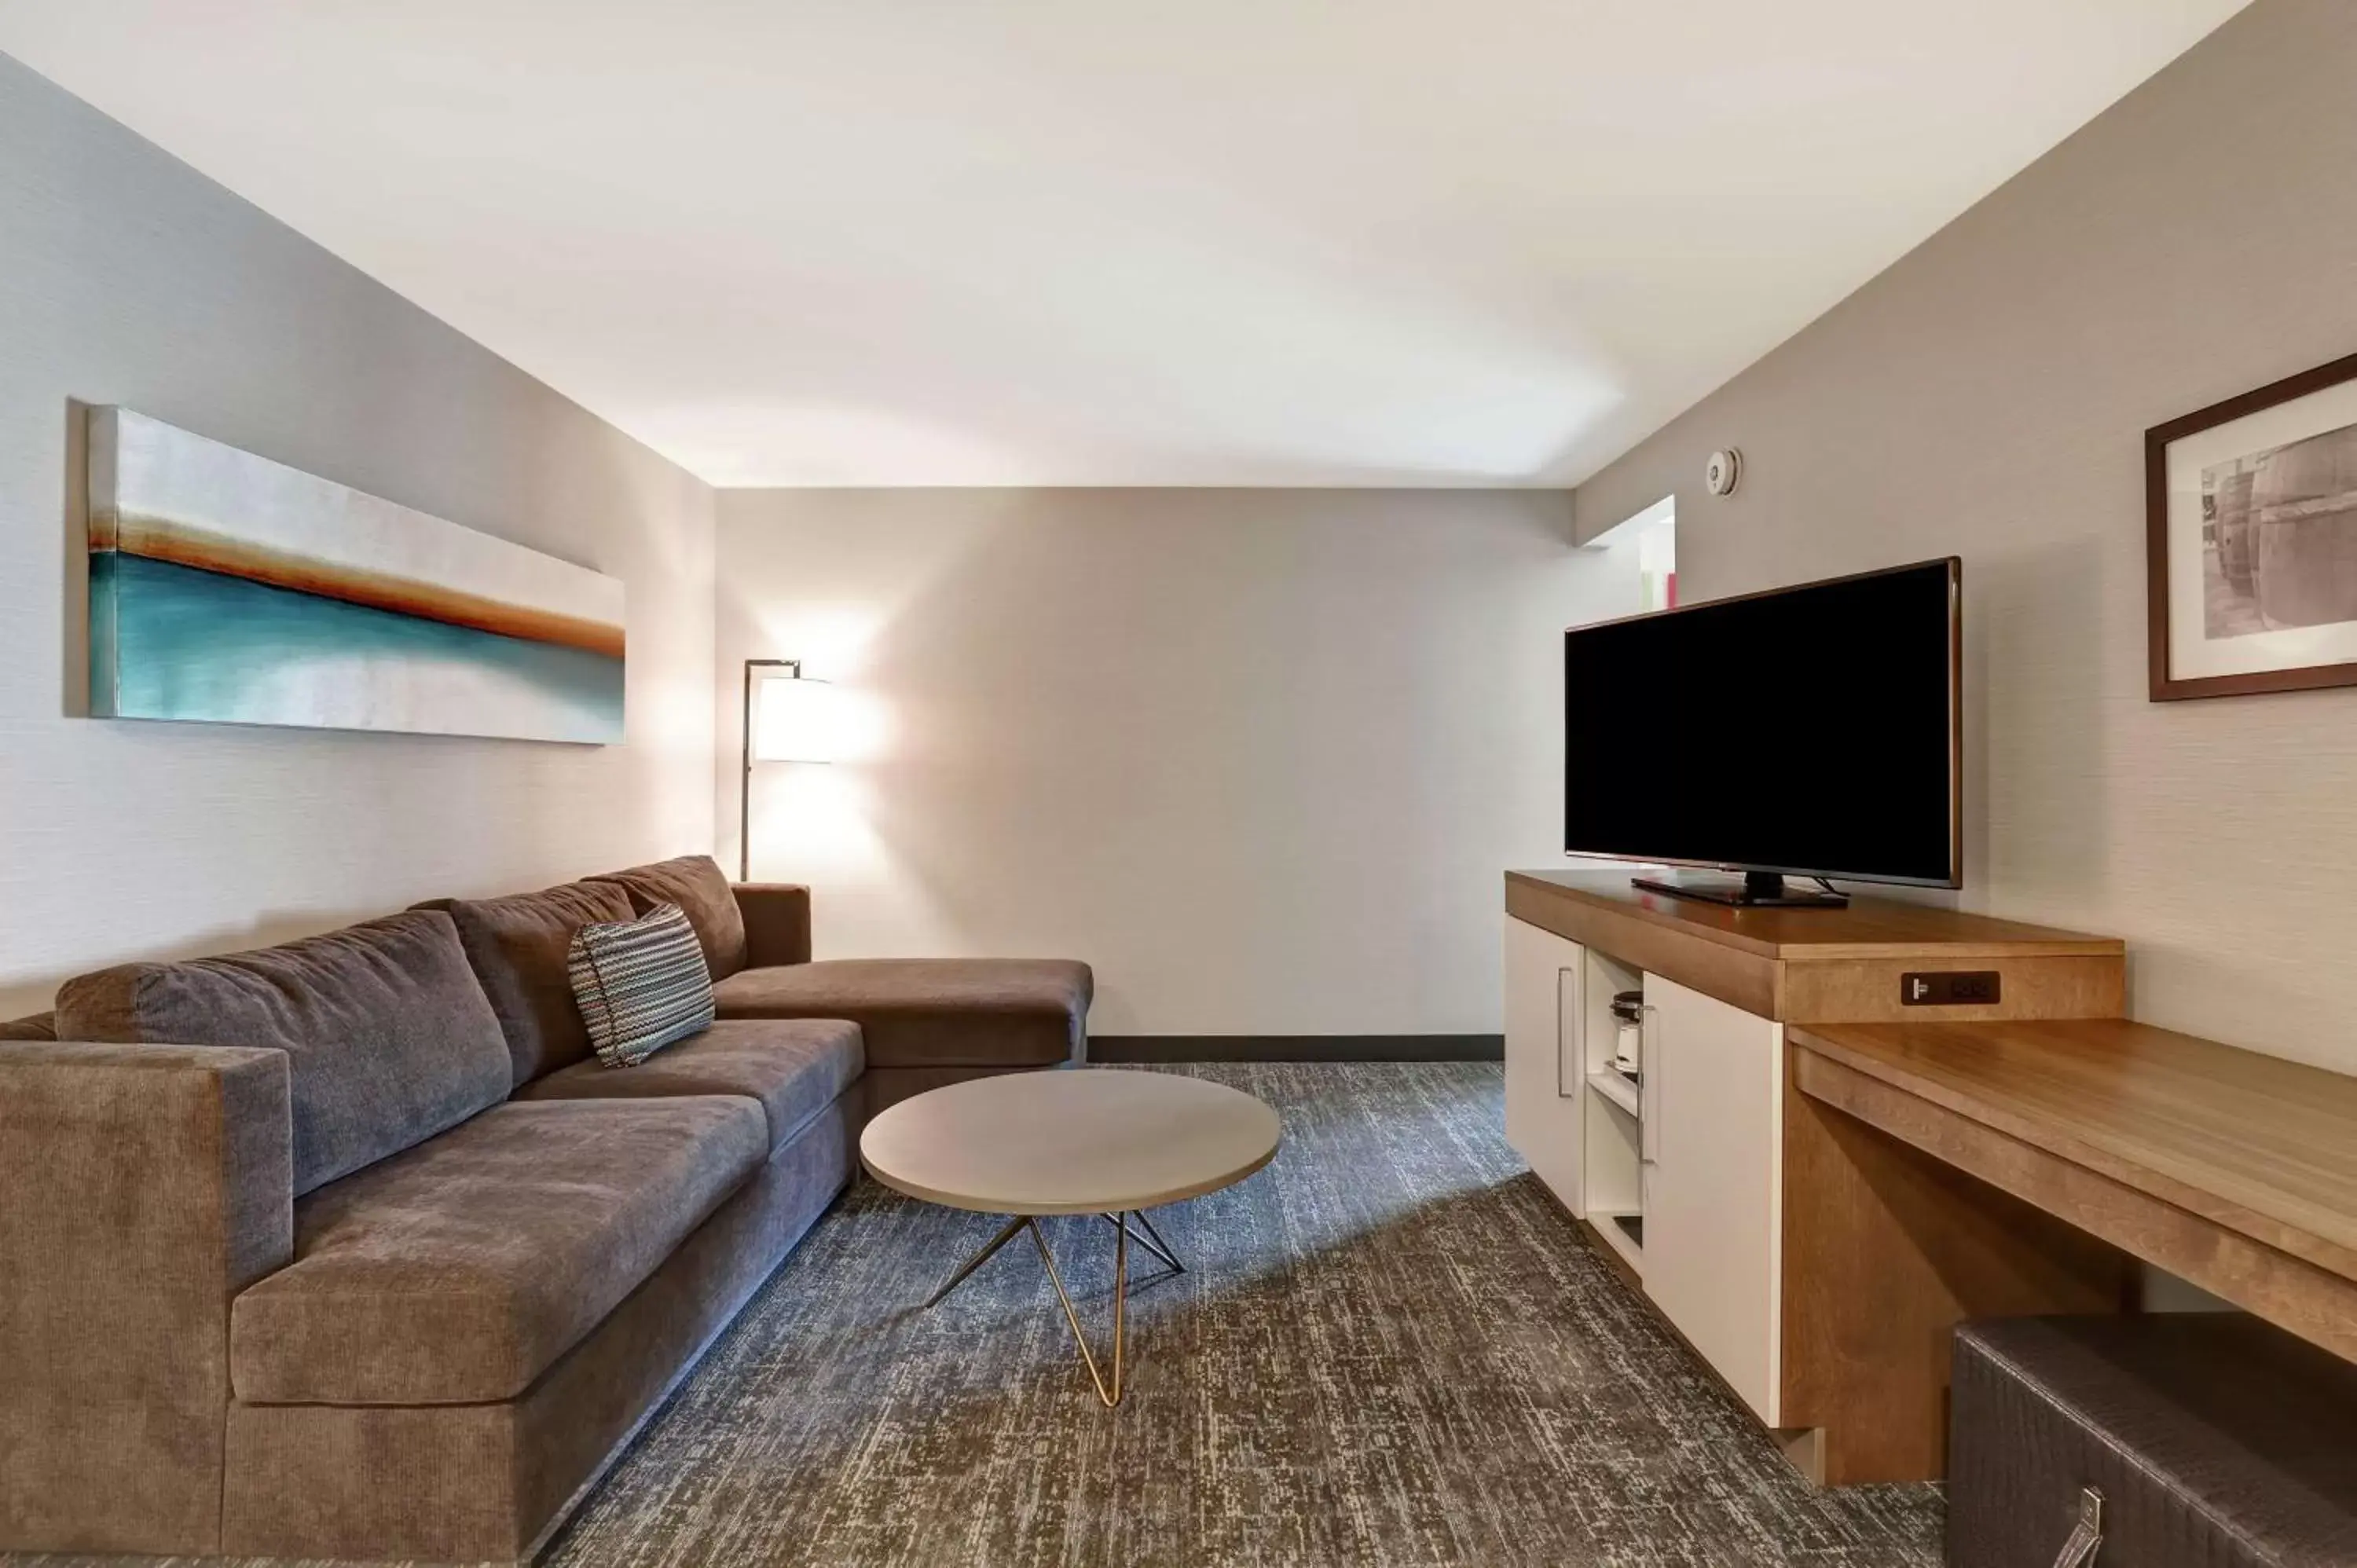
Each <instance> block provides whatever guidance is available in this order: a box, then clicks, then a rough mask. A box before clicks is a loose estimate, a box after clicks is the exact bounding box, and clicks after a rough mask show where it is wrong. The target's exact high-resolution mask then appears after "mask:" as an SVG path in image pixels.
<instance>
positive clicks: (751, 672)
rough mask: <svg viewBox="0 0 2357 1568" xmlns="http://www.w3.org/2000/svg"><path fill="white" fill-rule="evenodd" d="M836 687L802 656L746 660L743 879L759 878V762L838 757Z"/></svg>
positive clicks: (740, 789)
mask: <svg viewBox="0 0 2357 1568" xmlns="http://www.w3.org/2000/svg"><path fill="white" fill-rule="evenodd" d="M833 696H834V686H833V685H831V684H830V683H829V682H824V681H819V680H813V679H812V678H811V677H809V676H806V675H804V674H803V673H802V660H799V659H748V660H745V760H744V769H743V771H742V772H741V773H740V774H739V775H738V777H737V798H738V803H739V808H738V811H737V881H739V882H750V881H751V880H753V764H755V763H757V762H832V761H834V725H832V724H831V723H830V722H829V716H828V715H829V714H830V713H831V711H832V708H831V703H832V699H833Z"/></svg>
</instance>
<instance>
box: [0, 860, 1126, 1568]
mask: <svg viewBox="0 0 2357 1568" xmlns="http://www.w3.org/2000/svg"><path fill="white" fill-rule="evenodd" d="M658 903H672V904H676V905H678V906H679V907H680V908H683V909H684V910H685V911H686V912H687V915H688V918H689V919H690V921H691V922H692V923H693V924H694V928H695V930H696V935H697V938H698V940H699V941H700V942H701V943H702V945H703V947H704V950H705V958H706V961H707V963H708V965H709V967H710V969H711V971H712V973H713V975H714V978H715V995H716V1004H717V1010H718V1012H719V1015H720V1017H719V1021H718V1022H717V1023H716V1024H715V1025H714V1026H713V1027H712V1028H711V1029H710V1030H709V1031H708V1032H706V1033H705V1034H703V1035H700V1036H695V1037H694V1038H693V1039H690V1040H687V1041H684V1042H683V1043H681V1044H679V1045H676V1046H673V1047H670V1048H669V1049H666V1050H664V1051H662V1053H660V1054H659V1055H657V1056H656V1057H655V1058H652V1059H651V1060H650V1061H648V1062H647V1063H645V1064H643V1065H641V1066H639V1067H635V1068H628V1069H608V1068H607V1067H605V1066H603V1065H602V1064H601V1063H599V1062H598V1061H597V1059H596V1058H595V1057H594V1056H592V1055H591V1053H590V1050H589V1046H588V1040H587V1035H586V1032H585V1031H584V1029H583V1027H582V1025H581V1023H580V1020H579V1017H578V1015H577V1014H576V1012H575V1011H574V1007H573V1003H572V996H571V991H570V987H569V985H568V984H567V983H566V980H565V950H566V947H567V945H568V944H569V942H570V940H571V936H572V932H573V931H574V929H576V928H577V927H578V926H579V925H581V924H582V923H583V922H585V921H588V920H602V919H620V918H629V917H630V916H631V915H632V914H634V913H644V912H645V911H646V910H648V909H650V908H653V907H654V906H655V905H656V904H658ZM1090 994H1091V978H1090V974H1089V971H1088V969H1087V967H1086V966H1085V965H1083V964H1080V963H1077V962H1064V961H1017V960H1005V961H1001V960H965V961H950V960H943V961H922V960H908V961H827V962H813V961H811V947H810V902H809V896H808V893H807V891H806V890H805V889H803V888H801V887H794V886H735V887H732V886H729V884H728V883H727V881H726V878H725V876H724V875H722V874H721V872H720V870H719V868H718V866H717V865H715V864H714V863H713V862H712V861H711V860H709V859H708V858H705V857H702V856H696V857H690V858H686V859H682V860H675V861H667V862H664V863H662V864H660V865H649V866H641V867H639V868H636V869H634V870H631V871H627V872H621V873H617V874H615V875H610V876H603V877H593V878H589V879H587V880H584V881H581V882H576V883H571V884H567V885H565V886H560V887H553V888H549V889H546V890H544V891H542V892H538V893H529V894H522V895H517V896H514V897H500V898H489V899H475V900H467V899H457V900H450V899H446V900H437V901H436V902H435V903H433V904H430V905H422V906H419V907H418V908H414V909H411V910H408V911H404V912H403V913H401V914H397V915H393V916H389V917H387V918H382V919H377V920H370V921H366V922H363V923H361V924H360V925H357V926H353V927H350V928H348V929H343V930H339V931H334V932H330V933H328V934H327V935H325V936H320V937H314V938H310V939H307V940H304V941H299V942H294V943H290V944H287V945H285V946H283V947H276V948H269V949H264V950H256V951H253V952H247V953H242V954H233V955H230V956H228V957H224V958H212V959H200V960H196V961H188V962H182V963H156V964H132V965H126V966H123V967H120V968H116V969H111V970H106V971H102V972H98V973H95V974H91V975H86V976H82V977H81V978H79V979H77V980H74V981H71V982H70V983H68V984H67V985H66V986H65V987H64V988H63V989H62V990H61V991H60V993H59V1002H58V1009H57V1011H56V1013H55V1014H53V1015H42V1016H41V1017H38V1018H33V1019H24V1020H19V1021H18V1022H16V1023H15V1024H12V1025H6V1026H0V1190H5V1194H6V1196H5V1200H0V1367H5V1368H6V1369H7V1374H6V1377H5V1380H0V1549H30V1550H54V1551H127V1552H191V1553H210V1552H221V1553H225V1554H230V1555H246V1554H253V1555H260V1556H278V1557H332V1558H359V1559H370V1558H374V1559H384V1558H404V1559H425V1560H436V1561H486V1560H518V1559H523V1558H528V1557H530V1556H531V1555H532V1554H533V1552H536V1551H537V1550H538V1548H539V1546H540V1545H541V1544H542V1543H543V1542H544V1541H546V1539H547V1538H548V1536H549V1535H550V1533H551V1532H553V1531H554V1529H555V1528H556V1526H557V1525H558V1524H560V1523H561V1522H562V1521H563V1520H564V1519H565V1515H566V1514H567V1513H568V1512H569V1510H570V1509H571V1508H572V1507H573V1505H574V1504H575V1503H576V1502H577V1501H578V1500H579V1498H580V1497H581V1496H583V1495H584V1494H585V1492H586V1491H587V1488H588V1487H590V1486H592V1485H594V1484H595V1482H596V1480H597V1477H598V1476H599V1475H600V1474H601V1473H602V1472H603V1470H604V1467H605V1466H606V1465H607V1464H608V1462H610V1460H611V1459H612V1458H613V1457H614V1456H615V1455H617V1454H618V1453H619V1451H620V1449H621V1448H622V1446H623V1445H624V1444H627V1443H628V1442H629V1440H630V1436H631V1434H633V1433H634V1432H635V1431H636V1430H637V1428H638V1426H639V1424H640V1422H641V1421H642V1420H643V1419H644V1418H645V1417H646V1416H647V1415H648V1413H649V1412H651V1410H653V1408H654V1407H655V1406H656V1405H657V1404H658V1403H659V1402H661V1401H662V1398H663V1397H664V1395H665V1394H666V1393H667V1392H668V1391H670V1390H671V1389H672V1388H673V1386H674V1385H675V1384H676V1382H677V1381H678V1380H679V1379H680V1378H681V1377H682V1376H683V1374H684V1373H685V1371H686V1370H687V1369H688V1368H690V1367H691V1366H692V1365H693V1364H694V1361H695V1359H696V1358H697V1356H698V1355H699V1354H700V1353H701V1352H702V1350H703V1349H704V1348H705V1346H706V1345H707V1344H709V1343H710V1342H711V1340H712V1339H713V1338H714V1337H715V1336H716V1335H717V1334H718V1332H719V1331H720V1330H721V1329H722V1328H723V1327H725V1326H726V1325H727V1323H728V1322H729V1320H730V1319H731V1318H732V1317H733V1316H735V1315H736V1313H737V1310H738V1309H739V1308H740V1307H741V1306H742V1305H744V1304H745V1302H746V1301H747V1299H748V1297H750V1295H751V1294H752V1293H753V1291H754V1290H755V1288H756V1287H757V1286H759V1284H760V1283H762V1281H763V1280H764V1279H766V1278H767V1277H768V1276H769V1274H770V1272H771V1271H772V1270H773V1269H774V1268H775V1267H776V1266H777V1264H778V1263H779V1262H780V1260H781V1259H782V1258H783V1257H784V1256H785V1255H786V1253H787V1252H788V1251H791V1248H792V1247H793V1245H794V1243H795V1242H796V1241H797V1240H800V1239H801V1238H802V1234H803V1233H804V1232H805V1231H806V1230H808V1229H809V1228H810V1226H811V1224H812V1223H813V1220H815V1219H817V1217H818V1216H819V1214H820V1213H821V1212H822V1211H823V1209H824V1208H826V1207H827V1205H828V1204H829V1203H830V1202H831V1201H832V1200H833V1199H834V1197H835V1195H836V1194H837V1193H839V1192H840V1191H841V1190H842V1189H843V1187H845V1184H846V1182H848V1181H849V1179H850V1178H851V1176H852V1175H853V1173H854V1170H855V1168H856V1142H857V1135H858V1130H859V1127H860V1125H861V1123H862V1122H863V1121H864V1120H865V1118H866V1115H867V1114H868V1113H869V1112H871V1111H872V1110H873V1109H875V1108H876V1107H877V1106H880V1105H882V1104H885V1103H888V1102H889V1101H893V1100H896V1099H899V1098H901V1097H903V1096H905V1095H907V1094H910V1093H914V1092H917V1091H918V1090H922V1089H925V1088H929V1087H931V1086H933V1085H935V1084H939V1083H944V1082H949V1081H953V1080H954V1079H959V1078H965V1077H974V1076H977V1075H981V1074H986V1073H994V1072H1005V1071H1014V1070H1023V1069H1039V1068H1050V1067H1058V1066H1062V1065H1064V1064H1067V1063H1071V1062H1077V1061H1079V1060H1081V1059H1082V1058H1083V1057H1084V1055H1085V1049H1086V1033H1085V1030H1086V1018H1087V1013H1088V1005H1089V1000H1090Z"/></svg>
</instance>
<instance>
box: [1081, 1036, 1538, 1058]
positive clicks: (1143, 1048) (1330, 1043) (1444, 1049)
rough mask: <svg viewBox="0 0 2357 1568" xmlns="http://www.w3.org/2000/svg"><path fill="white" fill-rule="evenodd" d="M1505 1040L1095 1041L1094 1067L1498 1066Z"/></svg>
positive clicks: (1265, 1038) (1173, 1038)
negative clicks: (1183, 1064) (1129, 1064)
mask: <svg viewBox="0 0 2357 1568" xmlns="http://www.w3.org/2000/svg"><path fill="white" fill-rule="evenodd" d="M1505 1059H1506V1036H1503V1035H1092V1036H1089V1060H1091V1061H1092V1062H1495V1061H1503V1060H1505Z"/></svg>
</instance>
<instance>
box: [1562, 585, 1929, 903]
mask: <svg viewBox="0 0 2357 1568" xmlns="http://www.w3.org/2000/svg"><path fill="white" fill-rule="evenodd" d="M1962 585H1963V564H1962V563H1961V562H1959V561H1957V560H1956V559H1954V558H1953V557H1951V558H1949V559H1947V560H1944V561H1925V562H1921V563H1919V564H1915V565H1911V566H1899V567H1894V568H1892V569H1890V570H1889V571H1883V572H1868V573H1865V574H1863V575H1858V576H1854V577H1837V578H1834V579H1832V580H1830V581H1827V582H1823V583H1809V584H1805V585H1802V586H1800V587H1795V588H1781V589H1778V590H1776V591H1774V592H1771V593H1764V594H1751V595H1748V596H1744V597H1742V598H1735V599H1722V600H1718V601H1717V602H1715V603H1711V604H1702V605H1694V606H1691V607H1681V608H1678V609H1673V610H1662V611H1658V612H1656V613H1654V614H1652V615H1642V616H1636V617H1632V618H1629V619H1626V620H1616V621H1607V622H1604V623H1602V624H1600V625H1596V626H1583V627H1574V628H1572V629H1570V630H1569V631H1566V633H1564V639H1563V669H1564V726H1565V727H1564V740H1565V746H1564V751H1565V758H1566V768H1565V776H1564V778H1565V782H1564V849H1565V852H1566V854H1573V855H1579V856H1595V857H1600V858H1604V859H1609V860H1628V861H1638V862H1642V863H1644V864H1647V865H1674V866H1687V867H1699V868H1704V869H1707V870H1712V871H1720V872H1730V871H1731V872H1740V873H1743V874H1744V875H1743V880H1742V881H1740V882H1733V883H1728V882H1724V881H1721V882H1716V883H1714V882H1708V881H1695V880H1691V879H1689V880H1680V881H1676V882H1661V881H1649V880H1646V879H1642V878H1641V879H1639V886H1648V887H1652V888H1655V889H1657V890H1659V891H1663V892H1672V893H1676V894H1679V895H1680V896H1683V897H1705V898H1711V899H1714V900H1716V901H1718V902H1724V903H1738V904H1740V903H1823V902H1838V901H1839V896H1838V895H1837V894H1835V893H1834V892H1833V891H1832V890H1831V889H1830V888H1828V889H1827V890H1826V891H1825V892H1824V893H1803V892H1800V891H1798V890H1788V889H1787V888H1786V887H1785V886H1784V883H1783V878H1785V877H1788V876H1803V877H1813V878H1819V879H1828V878H1839V879H1841V880H1844V881H1853V882H1887V883H1904V884H1910V885H1912V886H1921V887H1956V886H1962V885H1963V873H1964V865H1963V862H1964V854H1963V845H1962V842H1961V838H1962V834H1961V829H1960V815H1961V813H1960V811H1959V788H1958V782H1959V780H1958V774H1959V753H1960V752H1961V751H1962V749H1963V748H1962V746H1961V745H1960V724H1961V719H1960V714H1961V696H1962V680H1961V675H1960V671H1959V668H1958V667H1959V664H1960V662H1961V660H1960V653H1961V647H1962V637H1961V632H1960V627H1961V612H1962Z"/></svg>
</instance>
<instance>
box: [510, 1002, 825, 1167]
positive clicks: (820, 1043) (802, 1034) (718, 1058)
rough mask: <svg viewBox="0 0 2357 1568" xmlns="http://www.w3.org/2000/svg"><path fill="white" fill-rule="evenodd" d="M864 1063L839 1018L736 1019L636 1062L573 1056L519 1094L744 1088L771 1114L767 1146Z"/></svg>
mask: <svg viewBox="0 0 2357 1568" xmlns="http://www.w3.org/2000/svg"><path fill="white" fill-rule="evenodd" d="M865 1066H866V1055H865V1053H864V1052H863V1051H862V1050H861V1048H860V1042H859V1026H858V1025H856V1024H846V1023H845V1022H843V1021H842V1020H841V1019H838V1018H732V1019H724V1020H723V1021H721V1022H719V1023H716V1024H715V1025H713V1026H711V1027H710V1028H708V1029H706V1030H705V1031H704V1032H703V1033H702V1034H700V1035H696V1036H692V1037H690V1038H688V1039H684V1040H682V1041H680V1042H679V1043H678V1044H677V1045H674V1046H668V1047H664V1048H663V1049H662V1050H660V1051H657V1052H656V1053H655V1054H654V1055H653V1056H651V1057H649V1058H647V1059H646V1060H645V1061H642V1062H640V1064H639V1065H638V1066H636V1067H620V1068H613V1067H608V1066H607V1065H606V1064H605V1063H603V1062H600V1061H585V1062H576V1063H575V1064H574V1065H573V1066H571V1067H568V1068H561V1069H558V1070H556V1071H555V1072H553V1073H550V1074H549V1075H548V1076H547V1077H546V1078H539V1079H533V1081H532V1082H530V1083H528V1084H526V1085H524V1086H523V1088H522V1089H521V1090H518V1091H517V1093H516V1098H517V1099H518V1100H639V1099H667V1098H671V1097H673V1096H677V1095H682V1094H741V1095H743V1096H745V1097H746V1098H747V1099H748V1100H753V1101H759V1103H760V1107H761V1111H762V1113H763V1114H764V1115H765V1116H767V1117H768V1118H769V1125H770V1147H771V1148H772V1149H775V1148H779V1147H781V1146H783V1145H784V1144H785V1143H786V1141H787V1140H788V1139H790V1138H791V1137H792V1136H793V1135H794V1134H795V1133H798V1132H800V1131H802V1125H803V1123H804V1122H808V1121H809V1120H810V1119H811V1118H812V1117H813V1116H815V1115H817V1114H818V1113H819V1112H822V1111H823V1110H825V1109H826V1108H827V1107H828V1106H830V1105H832V1104H834V1101H835V1097H836V1096H837V1095H839V1094H841V1093H842V1092H843V1091H844V1090H846V1089H849V1088H850V1087H851V1086H852V1084H853V1083H854V1082H856V1081H857V1079H858V1078H859V1075H860V1072H861V1069H863V1068H864V1067H865Z"/></svg>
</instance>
